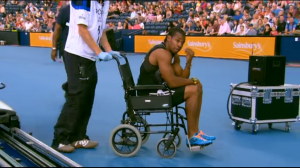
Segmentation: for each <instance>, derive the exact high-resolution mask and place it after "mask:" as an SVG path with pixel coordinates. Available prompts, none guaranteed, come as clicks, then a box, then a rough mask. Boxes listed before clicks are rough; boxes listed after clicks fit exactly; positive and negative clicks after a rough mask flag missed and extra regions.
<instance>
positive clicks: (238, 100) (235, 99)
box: [231, 96, 242, 106]
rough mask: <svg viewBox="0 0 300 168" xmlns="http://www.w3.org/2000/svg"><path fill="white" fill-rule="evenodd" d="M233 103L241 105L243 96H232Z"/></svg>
mask: <svg viewBox="0 0 300 168" xmlns="http://www.w3.org/2000/svg"><path fill="white" fill-rule="evenodd" d="M231 104H233V105H238V106H240V105H241V104H242V98H241V96H232V97H231Z"/></svg>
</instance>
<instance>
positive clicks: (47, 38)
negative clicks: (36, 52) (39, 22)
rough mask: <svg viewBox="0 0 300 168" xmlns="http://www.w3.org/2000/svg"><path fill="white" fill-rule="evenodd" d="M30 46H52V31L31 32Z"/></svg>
mask: <svg viewBox="0 0 300 168" xmlns="http://www.w3.org/2000/svg"><path fill="white" fill-rule="evenodd" d="M30 46H32V47H52V33H30Z"/></svg>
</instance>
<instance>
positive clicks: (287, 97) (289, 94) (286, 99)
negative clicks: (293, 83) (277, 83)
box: [284, 88, 293, 103]
mask: <svg viewBox="0 0 300 168" xmlns="http://www.w3.org/2000/svg"><path fill="white" fill-rule="evenodd" d="M284 102H285V103H293V89H290V88H289V89H286V90H285V97H284Z"/></svg>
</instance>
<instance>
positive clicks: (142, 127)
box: [133, 116, 150, 145]
mask: <svg viewBox="0 0 300 168" xmlns="http://www.w3.org/2000/svg"><path fill="white" fill-rule="evenodd" d="M136 119H137V122H136V123H135V124H134V125H133V126H134V127H135V128H137V129H138V130H139V132H150V127H148V126H147V125H148V123H147V121H146V120H145V119H144V118H143V117H141V116H136ZM140 134H141V137H142V145H144V144H145V143H146V142H147V141H148V139H149V137H150V134H142V133H140Z"/></svg>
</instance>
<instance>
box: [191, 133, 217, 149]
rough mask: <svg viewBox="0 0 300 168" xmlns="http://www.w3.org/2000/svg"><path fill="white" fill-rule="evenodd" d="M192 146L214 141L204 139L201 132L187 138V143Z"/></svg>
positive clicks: (208, 143) (204, 144)
mask: <svg viewBox="0 0 300 168" xmlns="http://www.w3.org/2000/svg"><path fill="white" fill-rule="evenodd" d="M188 141H189V142H190V145H191V146H207V145H210V144H212V141H210V140H206V139H204V138H203V137H202V136H200V135H199V134H195V135H194V136H193V137H192V138H190V139H189V140H188V139H187V140H186V145H187V146H188V147H189V142H188Z"/></svg>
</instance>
